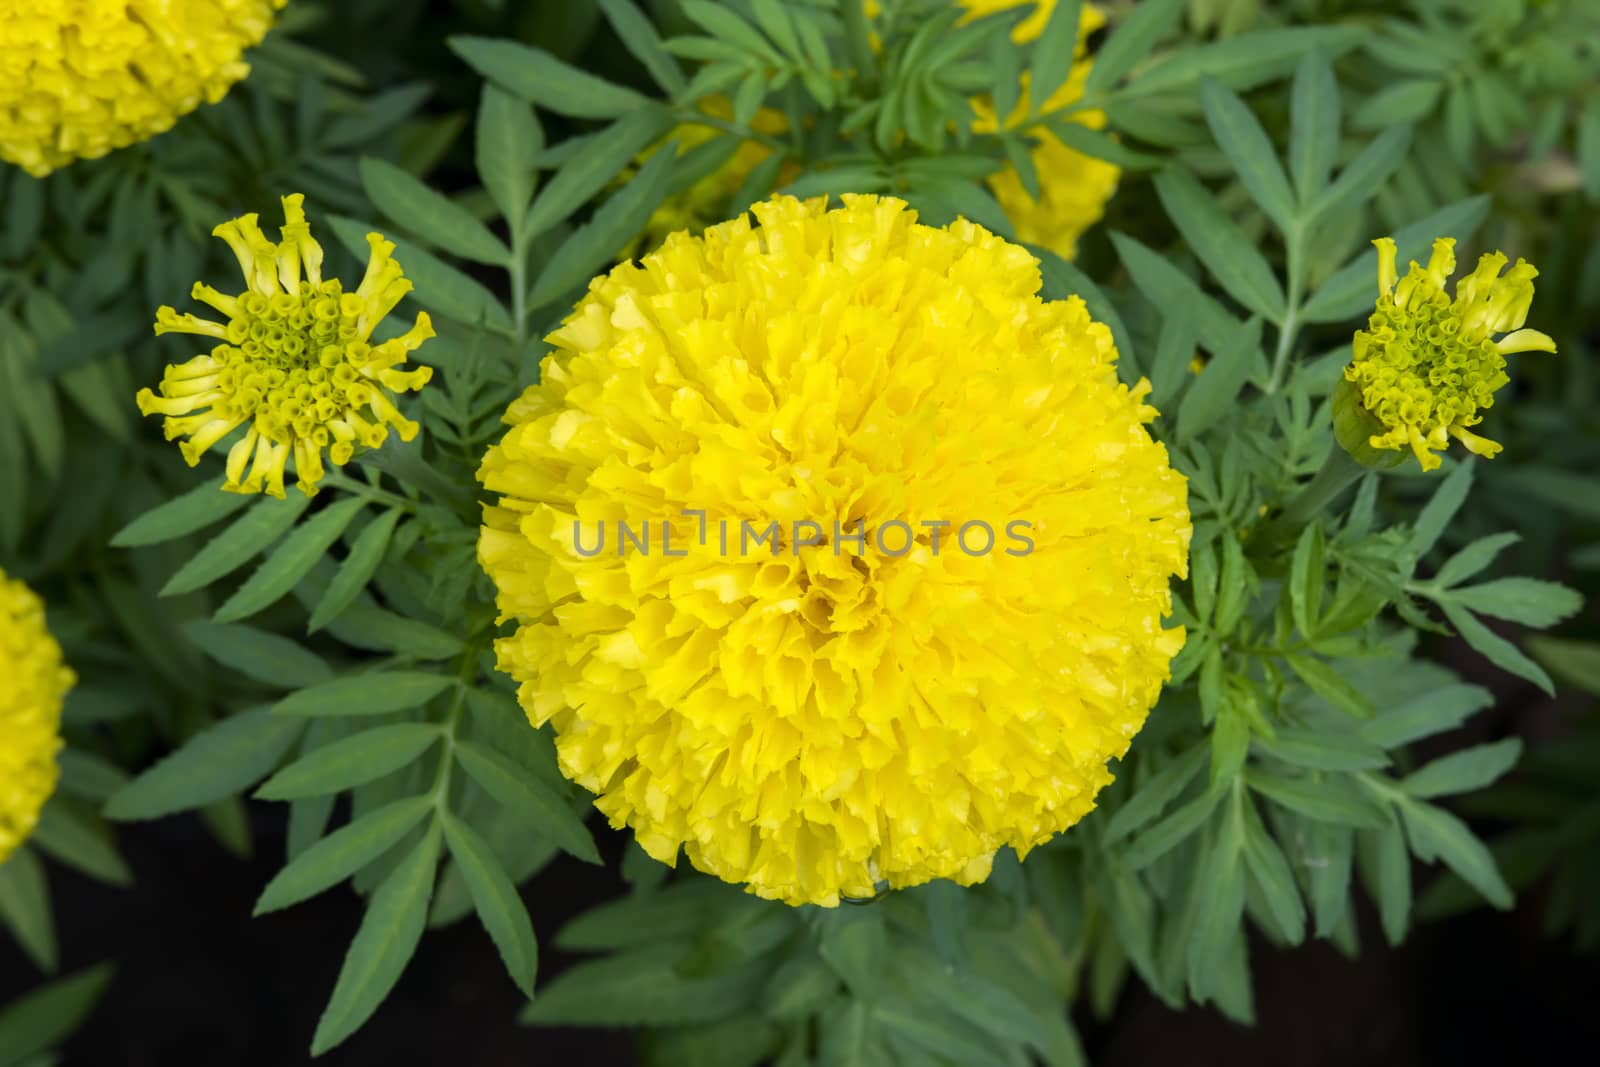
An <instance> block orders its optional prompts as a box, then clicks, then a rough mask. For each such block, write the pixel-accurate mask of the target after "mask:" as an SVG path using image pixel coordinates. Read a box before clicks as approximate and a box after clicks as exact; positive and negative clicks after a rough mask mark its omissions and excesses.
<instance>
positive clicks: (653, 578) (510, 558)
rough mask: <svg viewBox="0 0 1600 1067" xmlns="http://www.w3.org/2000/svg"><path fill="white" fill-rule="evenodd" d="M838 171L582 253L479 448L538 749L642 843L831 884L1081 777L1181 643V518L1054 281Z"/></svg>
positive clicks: (1097, 329)
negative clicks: (1173, 588) (545, 746)
mask: <svg viewBox="0 0 1600 1067" xmlns="http://www.w3.org/2000/svg"><path fill="white" fill-rule="evenodd" d="M843 199H844V204H845V206H844V207H842V208H838V209H835V210H828V208H827V204H826V200H825V199H816V200H810V201H805V202H801V201H799V200H796V199H794V198H792V197H783V196H779V197H774V198H772V199H770V200H768V201H766V202H764V203H761V204H758V205H757V206H756V207H755V208H754V209H753V211H754V215H755V217H756V219H757V220H758V221H759V226H758V225H756V224H754V223H753V222H752V221H751V219H750V218H749V217H748V216H741V217H740V218H737V219H735V220H733V221H731V222H726V223H723V224H721V225H718V226H714V227H712V228H710V229H708V230H707V231H706V232H705V234H704V235H703V236H702V237H690V236H688V235H685V234H677V235H674V236H672V237H669V238H668V239H667V241H666V243H665V244H664V245H662V247H661V248H660V249H658V250H657V251H655V252H653V253H651V254H649V255H646V256H645V257H644V258H643V259H642V260H641V261H640V263H638V264H637V265H635V264H633V263H624V264H622V265H621V266H618V267H616V268H615V269H614V270H612V271H611V272H610V273H609V274H607V275H605V276H603V277H600V278H597V279H595V281H594V282H593V283H592V284H591V286H590V289H589V292H588V294H587V296H585V298H584V299H583V300H582V301H581V302H580V303H579V305H578V306H577V308H576V309H575V310H574V311H573V313H572V314H571V315H570V316H569V317H568V318H567V319H566V321H565V322H564V323H563V325H562V326H561V328H560V329H558V330H556V331H555V332H554V333H553V334H551V335H550V337H549V338H548V340H549V342H550V343H551V344H552V345H553V346H554V348H555V351H554V352H553V353H552V354H551V355H550V356H548V357H547V358H546V359H545V361H544V363H543V366H542V368H541V379H540V382H539V384H537V385H535V386H532V387H531V388H529V389H528V390H527V391H526V392H524V394H523V395H522V396H521V397H520V398H519V399H518V400H516V401H515V402H514V403H513V404H512V406H511V408H510V410H509V411H508V412H507V414H506V421H507V422H508V423H509V424H510V425H511V429H510V430H509V431H508V432H507V433H506V435H505V437H504V438H503V439H502V440H501V442H500V443H499V444H498V445H496V446H495V447H493V448H492V449H490V451H489V453H488V455H487V456H486V457H485V459H484V462H483V466H482V468H481V470H480V472H479V477H480V479H481V480H482V482H483V484H484V486H485V487H486V488H487V489H488V491H490V492H491V493H497V494H499V495H500V499H499V502H498V503H497V505H495V506H493V507H490V508H488V509H486V512H485V525H484V529H483V531H482V536H481V540H480V542H479V559H480V560H481V562H482V564H483V566H484V567H485V569H486V570H487V571H488V573H489V575H490V577H491V578H492V579H493V580H494V582H495V584H496V586H497V590H498V604H499V608H500V612H501V615H502V618H503V619H507V620H514V621H515V622H516V624H517V629H516V631H515V632H514V633H513V634H511V635H510V636H508V637H505V638H502V639H501V640H500V641H499V642H498V644H497V649H496V651H497V654H498V662H499V666H500V668H501V669H502V670H504V671H506V672H507V673H509V674H510V675H511V676H512V677H513V678H515V679H516V680H518V681H519V682H520V683H521V689H520V692H519V696H520V700H521V702H522V705H523V707H524V708H525V709H526V711H527V713H528V716H529V718H530V720H531V721H532V722H533V723H534V724H536V725H542V724H543V723H545V722H551V723H553V724H554V728H555V732H556V735H557V749H558V752H559V755H560V765H561V769H562V771H563V773H565V774H566V775H567V776H568V777H570V778H572V779H573V780H574V781H576V782H578V783H580V784H582V785H583V786H584V787H585V788H586V789H589V790H590V791H592V792H594V793H596V794H598V799H597V800H596V806H597V807H598V808H599V809H600V810H601V811H602V812H604V813H605V814H606V815H607V816H608V817H609V819H610V820H611V823H612V825H614V826H619V827H620V826H622V825H629V826H632V827H633V829H634V831H635V833H636V835H637V838H638V841H639V843H640V845H641V846H642V847H643V848H644V849H645V850H646V851H647V852H648V853H649V854H650V855H651V856H653V857H655V858H656V859H658V860H660V861H662V862H665V863H674V862H675V861H676V858H677V855H678V852H679V850H680V848H683V849H685V850H686V851H687V855H688V857H689V860H690V862H692V863H693V864H694V865H695V866H696V867H698V868H700V869H701V870H704V871H707V872H710V873H712V874H715V875H716V876H718V877H720V878H723V879H725V880H727V881H730V882H735V883H746V884H747V885H748V887H749V889H750V890H751V891H752V892H755V893H757V894H759V895H761V896H763V897H767V898H772V899H779V900H784V901H787V902H790V903H794V904H799V903H806V902H810V903H816V904H822V905H828V906H831V905H834V904H837V903H838V901H839V899H840V897H841V896H857V897H859V896H867V895H871V894H872V893H873V892H874V891H875V890H876V889H878V888H880V887H881V886H883V885H884V884H887V885H889V886H894V887H903V886H912V885H916V884H919V883H922V882H926V881H928V880H930V879H935V878H952V879H955V880H957V881H959V882H961V883H963V884H971V883H973V882H976V881H980V880H982V879H983V878H985V877H986V876H987V874H988V871H989V867H990V863H991V861H992V859H993V856H994V853H995V851H996V850H997V849H999V848H1001V847H1002V846H1006V845H1009V846H1012V847H1014V848H1015V849H1017V850H1018V852H1019V853H1023V854H1025V853H1026V852H1027V851H1028V850H1029V849H1031V848H1033V847H1034V846H1036V845H1038V844H1040V843H1041V842H1044V841H1046V840H1048V839H1049V838H1050V837H1051V836H1052V835H1054V834H1056V833H1058V832H1059V831H1061V830H1063V829H1065V828H1066V827H1068V826H1070V825H1072V824H1073V823H1075V822H1076V821H1077V820H1078V819H1080V818H1081V817H1082V816H1083V815H1084V814H1085V813H1086V812H1088V811H1089V810H1091V809H1092V808H1093V806H1094V802H1095V795H1096V794H1097V793H1098V791H1099V790H1100V789H1101V788H1102V787H1103V786H1104V785H1105V784H1106V783H1107V782H1109V781H1110V780H1111V774H1110V772H1109V770H1108V769H1107V767H1106V761H1107V760H1108V759H1110V758H1113V757H1117V756H1120V755H1121V754H1122V753H1123V752H1125V751H1126V749H1127V747H1128V744H1129V741H1130V740H1131V739H1132V737H1133V736H1134V734H1135V733H1136V732H1137V731H1138V730H1139V727H1140V726H1141V724H1142V723H1143V722H1144V719H1145V716H1146V714H1147V712H1148V710H1149V708H1150V707H1151V705H1152V704H1153V703H1154V702H1155V700H1156V697H1157V695H1158V693H1159V691H1160V689H1161V686H1162V684H1163V682H1164V681H1165V679H1166V678H1167V677H1168V661H1169V660H1170V658H1171V657H1172V656H1173V655H1174V654H1175V653H1176V652H1177V651H1178V649H1179V648H1180V647H1181V646H1182V644H1183V632H1182V630H1181V629H1166V630H1164V629H1162V625H1161V620H1162V617H1163V616H1164V615H1165V614H1167V611H1168V608H1169V606H1170V594H1169V590H1168V582H1169V579H1170V577H1171V576H1172V575H1174V574H1183V573H1184V572H1185V569H1186V566H1187V548H1188V542H1189V536H1190V524H1189V512H1188V507H1187V495H1186V487H1185V484H1184V480H1183V478H1182V477H1181V476H1180V475H1179V474H1177V473H1176V472H1174V471H1173V470H1172V468H1171V467H1170V466H1169V464H1168V460H1167V453H1166V450H1165V449H1164V448H1163V447H1162V446H1161V445H1160V444H1158V443H1156V442H1155V441H1153V440H1152V439H1151V437H1150V435H1149V432H1148V431H1147V429H1146V427H1145V424H1146V423H1147V422H1149V421H1150V420H1151V419H1152V418H1153V417H1154V416H1155V414H1156V412H1155V410H1154V409H1153V408H1151V407H1150V406H1149V405H1148V404H1146V403H1144V400H1143V398H1144V397H1145V395H1146V393H1147V392H1148V389H1149V386H1148V384H1147V383H1144V382H1141V383H1140V384H1139V385H1138V387H1136V388H1133V389H1130V388H1128V387H1127V386H1125V385H1122V384H1121V383H1119V382H1118V380H1117V376H1116V371H1115V361H1116V357H1117V353H1116V349H1115V347H1114V345H1113V343H1112V339H1111V334H1110V332H1109V330H1108V329H1107V328H1106V327H1105V326H1104V325H1102V324H1100V323H1097V322H1094V321H1092V320H1091V319H1090V317H1089V314H1088V312H1087V311H1086V309H1085V307H1084V304H1083V302H1082V301H1081V300H1080V299H1078V298H1077V297H1070V298H1068V299H1066V300H1063V301H1057V302H1046V301H1043V300H1041V299H1040V298H1039V296H1038V295H1037V293H1038V289H1039V286H1040V274H1039V270H1038V264H1037V262H1036V261H1035V260H1034V258H1033V257H1032V256H1030V255H1029V254H1028V253H1027V252H1026V251H1025V250H1024V249H1022V248H1020V247H1018V246H1016V245H1014V244H1010V243H1008V242H1006V241H1003V240H1001V239H1000V238H998V237H995V236H994V235H992V234H990V233H988V232H987V231H985V230H984V229H982V228H981V227H978V226H975V225H973V224H972V223H970V222H967V221H965V220H958V221H956V222H954V223H952V224H950V225H949V226H947V227H944V228H933V227H929V226H925V225H921V224H918V223H917V222H916V221H915V218H916V216H915V213H914V212H912V211H910V210H909V209H908V208H907V207H906V205H905V204H904V203H903V202H902V201H899V200H895V199H892V198H878V197H872V196H846V197H844V198H843ZM1019 524H1020V525H1019ZM608 526H610V527H612V528H613V530H614V532H615V533H616V536H617V541H616V543H615V544H602V546H601V550H595V549H594V547H593V544H592V542H593V541H594V540H595V538H596V533H597V527H598V534H599V536H600V537H601V538H602V539H603V538H605V536H606V532H607V527H608ZM624 527H626V529H624ZM985 530H987V534H986V533H985V532H984V531H985ZM641 531H642V533H643V537H642V539H641V538H640V536H639V534H640V533H641ZM752 533H754V534H755V535H756V540H755V541H754V542H753V543H752V542H751V540H750V537H751V534H752ZM1024 543H1026V544H1024ZM641 545H642V547H643V549H644V550H643V551H640V550H639V549H640V548H641Z"/></svg>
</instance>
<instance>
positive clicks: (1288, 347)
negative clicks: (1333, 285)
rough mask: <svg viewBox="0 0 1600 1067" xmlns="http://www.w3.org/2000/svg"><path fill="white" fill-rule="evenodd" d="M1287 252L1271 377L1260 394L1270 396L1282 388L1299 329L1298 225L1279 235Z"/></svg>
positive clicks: (1301, 235)
mask: <svg viewBox="0 0 1600 1067" xmlns="http://www.w3.org/2000/svg"><path fill="white" fill-rule="evenodd" d="M1283 240H1284V244H1285V246H1286V247H1287V249H1288V259H1289V263H1288V272H1287V273H1288V275H1289V292H1288V297H1287V300H1286V310H1285V313H1284V316H1283V325H1282V326H1281V327H1279V329H1278V350H1277V352H1276V353H1274V354H1273V357H1272V374H1271V376H1270V377H1269V378H1268V379H1267V384H1266V388H1265V389H1263V390H1262V391H1263V392H1265V393H1267V394H1268V395H1271V394H1272V393H1276V392H1277V391H1278V389H1279V388H1281V387H1282V385H1283V380H1284V372H1285V371H1286V370H1287V369H1288V366H1289V353H1290V352H1292V351H1294V341H1295V335H1296V334H1297V333H1298V332H1299V330H1300V298H1301V297H1302V296H1304V295H1305V288H1306V278H1305V272H1306V271H1305V247H1304V246H1305V232H1304V231H1303V230H1302V229H1301V228H1300V226H1299V224H1298V223H1297V224H1296V225H1294V226H1292V227H1290V228H1289V230H1288V231H1286V232H1285V233H1284V235H1283Z"/></svg>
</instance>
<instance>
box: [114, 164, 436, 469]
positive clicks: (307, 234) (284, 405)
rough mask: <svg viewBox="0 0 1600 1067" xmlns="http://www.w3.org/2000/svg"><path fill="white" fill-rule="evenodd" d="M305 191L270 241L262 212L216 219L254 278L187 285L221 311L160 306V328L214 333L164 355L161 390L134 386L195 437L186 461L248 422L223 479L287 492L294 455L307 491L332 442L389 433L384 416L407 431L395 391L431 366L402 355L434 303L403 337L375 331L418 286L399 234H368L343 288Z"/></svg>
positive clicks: (351, 446)
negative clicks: (194, 350) (359, 274)
mask: <svg viewBox="0 0 1600 1067" xmlns="http://www.w3.org/2000/svg"><path fill="white" fill-rule="evenodd" d="M304 201H305V198H304V197H303V196H302V195H300V194H299V193H295V194H293V195H291V196H286V197H284V198H283V212H284V225H283V227H282V240H281V241H279V242H278V243H276V244H274V243H273V242H272V241H269V240H267V238H266V235H265V234H263V233H262V232H261V227H260V225H259V224H258V221H257V216H255V215H244V216H241V217H239V218H237V219H232V220H230V221H228V222H225V223H223V224H222V225H221V226H218V227H217V228H216V230H215V231H214V232H215V234H216V236H218V237H220V238H222V239H223V240H224V241H225V242H227V244H228V247H229V248H231V249H232V250H233V253H234V255H235V256H237V257H238V260H239V267H240V269H241V270H242V271H243V272H244V277H245V281H246V283H247V288H246V289H245V291H244V292H242V293H240V294H238V295H237V296H229V295H227V294H225V293H222V292H219V291H218V290H216V289H213V288H211V287H210V286H209V285H205V284H202V283H199V282H197V283H195V286H194V290H193V292H192V294H191V295H192V296H193V298H194V299H196V300H199V301H202V302H204V303H206V304H209V305H210V306H211V307H213V308H215V309H216V310H217V311H219V312H221V313H222V314H223V315H225V316H227V319H228V321H227V323H226V324H223V323H220V322H212V321H210V320H208V319H201V318H197V317H196V316H194V315H190V314H184V315H180V314H178V313H177V311H175V310H174V309H173V308H170V307H163V308H161V309H159V311H158V312H157V314H156V333H158V334H161V333H191V334H199V335H200V336H202V337H211V338H215V339H216V340H217V341H218V342H219V343H218V344H217V345H216V347H214V348H213V349H211V351H210V352H208V353H205V354H204V355H199V356H196V357H194V358H193V359H191V360H189V361H188V362H186V363H182V364H177V365H170V366H168V367H167V369H166V372H165V374H164V375H163V377H162V381H161V395H160V396H157V395H156V394H155V393H154V392H152V391H151V390H149V389H141V390H140V391H139V394H138V397H137V400H138V404H139V410H140V411H141V412H143V413H144V414H146V415H153V414H160V415H165V416H167V418H166V422H165V427H166V435H167V440H169V441H170V440H172V439H174V438H177V437H187V438H188V440H186V441H183V442H181V443H180V444H179V448H180V450H181V451H182V452H183V458H184V460H185V461H186V462H187V463H188V464H189V466H191V467H193V466H195V465H196V464H198V463H199V462H200V457H201V456H202V455H204V454H205V453H206V452H207V451H208V450H209V449H210V448H211V447H212V446H214V445H215V444H217V442H219V441H221V440H222V439H223V438H224V437H226V436H227V435H228V434H230V433H232V432H233V431H234V430H236V429H238V428H239V427H240V426H243V425H246V424H248V427H249V428H248V430H247V431H246V433H245V435H244V436H243V437H242V438H240V440H239V441H238V442H237V443H236V444H234V446H233V447H232V448H231V449H230V450H229V452H228V463H227V476H228V477H227V482H226V483H225V484H224V485H223V488H224V489H226V490H228V491H229V492H235V493H261V492H265V493H270V494H271V495H273V496H276V497H279V498H281V497H283V495H284V468H285V465H286V464H287V462H288V460H289V459H290V458H291V456H292V457H293V459H294V463H295V475H296V477H297V478H298V481H299V486H300V489H301V491H302V492H304V493H305V494H306V495H307V496H310V495H312V494H313V493H315V492H316V491H317V483H318V482H319V481H320V480H321V479H322V477H323V474H324V468H323V465H322V453H323V451H324V450H327V452H328V457H329V459H331V460H332V461H333V463H334V464H335V465H342V464H344V463H346V462H348V461H349V460H350V457H351V456H352V455H353V454H354V453H355V449H356V448H357V447H358V446H364V447H367V448H378V447H379V446H381V445H382V444H383V443H384V441H386V440H387V439H388V437H389V427H390V426H393V427H394V428H395V429H396V430H398V431H399V433H400V438H401V440H404V441H409V440H411V439H412V438H413V437H415V436H416V434H417V430H418V429H419V427H418V425H417V423H416V422H414V421H412V420H411V419H408V418H406V417H405V416H404V415H402V414H401V413H400V410H399V409H398V408H397V407H395V405H394V401H393V400H392V399H390V397H389V393H390V392H395V393H403V392H406V391H409V390H413V389H420V388H422V387H423V386H424V385H426V384H427V382H428V381H429V379H430V378H431V377H432V375H433V370H432V368H430V367H417V368H414V369H412V370H403V369H401V366H400V365H401V364H403V363H405V361H406V359H407V358H408V357H409V356H410V354H411V353H412V352H414V351H416V349H417V348H418V347H419V346H420V345H421V344H422V342H424V341H425V340H427V339H428V338H430V337H432V336H433V335H434V333H433V325H432V323H431V322H430V320H429V318H428V315H427V313H426V312H421V313H419V314H418V315H417V321H416V325H414V326H413V327H412V328H411V329H410V330H409V331H407V332H406V333H404V334H402V335H401V336H399V337H395V338H392V339H390V340H388V341H384V342H382V343H381V344H372V343H371V340H372V331H373V330H374V329H375V328H376V327H377V325H378V324H379V323H380V322H382V321H383V318H384V316H386V315H388V313H389V312H390V311H392V310H393V309H394V307H395V305H396V304H398V303H399V302H400V301H401V300H402V299H404V298H405V295H406V294H407V293H409V292H410V291H411V288H412V286H411V283H410V282H409V281H407V280H406V278H405V276H404V274H403V272H402V271H401V269H400V264H399V263H397V262H396V261H395V260H394V258H393V257H392V255H391V253H393V252H394V244H393V243H392V242H390V241H385V240H384V239H383V238H382V237H380V236H379V235H378V234H375V233H370V234H368V235H367V244H368V245H369V246H370V248H371V258H370V259H369V260H368V263H367V271H366V274H365V276H364V277H363V278H362V279H361V284H360V285H359V286H357V288H356V289H355V291H354V292H348V293H347V292H345V291H344V287H343V285H342V284H341V283H340V282H339V280H338V279H337V278H327V279H325V278H323V277H322V246H321V245H319V244H318V243H317V242H316V240H315V239H314V238H313V237H312V236H311V226H310V224H309V223H307V222H306V216H305V206H304ZM247 469H248V474H246V470H247Z"/></svg>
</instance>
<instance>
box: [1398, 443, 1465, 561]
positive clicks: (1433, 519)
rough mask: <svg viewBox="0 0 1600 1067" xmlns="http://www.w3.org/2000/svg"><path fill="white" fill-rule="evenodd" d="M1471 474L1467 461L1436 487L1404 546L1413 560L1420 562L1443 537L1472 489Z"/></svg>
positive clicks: (1457, 466) (1458, 465)
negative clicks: (1446, 528) (1413, 557)
mask: <svg viewBox="0 0 1600 1067" xmlns="http://www.w3.org/2000/svg"><path fill="white" fill-rule="evenodd" d="M1472 474H1473V463H1472V461H1471V460H1467V461H1465V462H1463V463H1459V464H1457V465H1456V468H1455V470H1453V471H1451V472H1450V473H1449V474H1448V475H1447V476H1446V477H1445V479H1444V481H1442V482H1440V483H1439V488H1438V489H1436V490H1434V493H1433V496H1431V497H1429V498H1428V503H1427V504H1426V505H1424V506H1423V508H1422V514H1420V515H1418V516H1417V523H1416V525H1415V526H1413V527H1412V529H1411V540H1410V542H1409V543H1408V544H1407V546H1406V547H1407V549H1408V550H1409V551H1410V552H1411V554H1412V555H1413V556H1415V557H1416V558H1418V559H1421V558H1422V557H1423V556H1424V555H1426V554H1427V552H1428V550H1429V549H1431V548H1432V547H1433V546H1434V544H1435V543H1436V542H1437V541H1438V540H1439V538H1440V536H1441V535H1442V534H1443V533H1444V530H1445V527H1446V526H1448V525H1449V524H1450V520H1451V519H1453V518H1455V515H1456V512H1457V511H1460V510H1461V505H1462V503H1463V502H1465V500H1466V499H1467V493H1468V492H1470V491H1471V489H1472Z"/></svg>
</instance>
